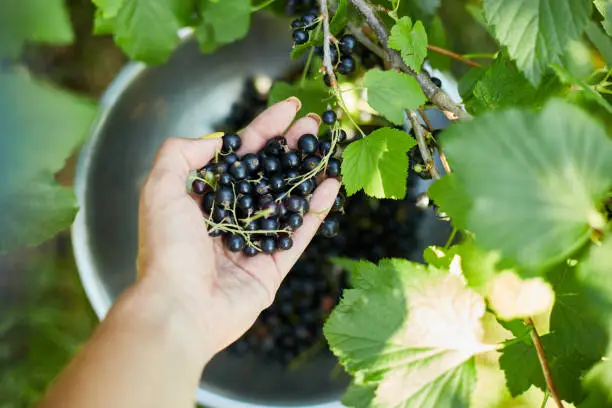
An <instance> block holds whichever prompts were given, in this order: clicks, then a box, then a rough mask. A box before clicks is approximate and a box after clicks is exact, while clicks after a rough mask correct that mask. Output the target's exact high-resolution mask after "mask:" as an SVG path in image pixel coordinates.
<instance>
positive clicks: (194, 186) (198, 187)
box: [191, 180, 206, 195]
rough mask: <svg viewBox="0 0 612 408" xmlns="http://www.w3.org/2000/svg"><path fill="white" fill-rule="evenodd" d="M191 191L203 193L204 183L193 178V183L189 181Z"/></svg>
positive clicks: (204, 189) (198, 193)
mask: <svg viewBox="0 0 612 408" xmlns="http://www.w3.org/2000/svg"><path fill="white" fill-rule="evenodd" d="M191 191H192V192H193V193H194V194H197V195H202V194H204V192H205V191H206V183H205V182H203V181H202V180H193V183H191Z"/></svg>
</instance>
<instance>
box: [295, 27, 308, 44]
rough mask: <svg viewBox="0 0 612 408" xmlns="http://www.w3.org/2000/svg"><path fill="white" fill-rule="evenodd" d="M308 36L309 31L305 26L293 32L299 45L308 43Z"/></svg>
mask: <svg viewBox="0 0 612 408" xmlns="http://www.w3.org/2000/svg"><path fill="white" fill-rule="evenodd" d="M308 37H309V36H308V32H307V31H306V30H304V29H303V28H298V29H297V30H295V31H294V32H293V41H295V43H296V44H298V45H300V44H306V43H307V42H308Z"/></svg>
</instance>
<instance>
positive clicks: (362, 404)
mask: <svg viewBox="0 0 612 408" xmlns="http://www.w3.org/2000/svg"><path fill="white" fill-rule="evenodd" d="M374 391H376V387H374V386H372V385H357V384H355V383H352V384H351V385H349V387H348V389H347V390H346V392H345V393H344V395H343V396H342V405H344V406H345V407H352V408H369V407H371V406H372V401H373V400H374Z"/></svg>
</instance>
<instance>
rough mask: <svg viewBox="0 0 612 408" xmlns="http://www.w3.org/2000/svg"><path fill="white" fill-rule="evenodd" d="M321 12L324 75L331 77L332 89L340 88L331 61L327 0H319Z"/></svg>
mask: <svg viewBox="0 0 612 408" xmlns="http://www.w3.org/2000/svg"><path fill="white" fill-rule="evenodd" d="M319 6H320V10H321V18H322V19H323V70H324V74H327V76H328V77H329V83H330V84H331V86H332V88H334V89H335V88H337V87H338V81H337V80H336V74H335V73H334V66H333V64H332V59H331V50H330V48H329V43H330V41H331V33H330V31H329V10H328V9H327V0H319Z"/></svg>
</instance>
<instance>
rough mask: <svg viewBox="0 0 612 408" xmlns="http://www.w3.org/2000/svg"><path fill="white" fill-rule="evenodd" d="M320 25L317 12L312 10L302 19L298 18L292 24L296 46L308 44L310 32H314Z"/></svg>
mask: <svg viewBox="0 0 612 408" xmlns="http://www.w3.org/2000/svg"><path fill="white" fill-rule="evenodd" d="M318 23H319V15H318V11H317V10H311V11H309V12H308V13H306V14H304V15H303V16H302V17H299V18H296V19H295V20H293V21H292V22H291V28H292V29H293V41H294V42H295V43H296V44H306V43H307V42H308V40H309V39H310V35H309V34H308V32H309V31H312V30H314V29H315V28H316V27H317V24H318Z"/></svg>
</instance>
